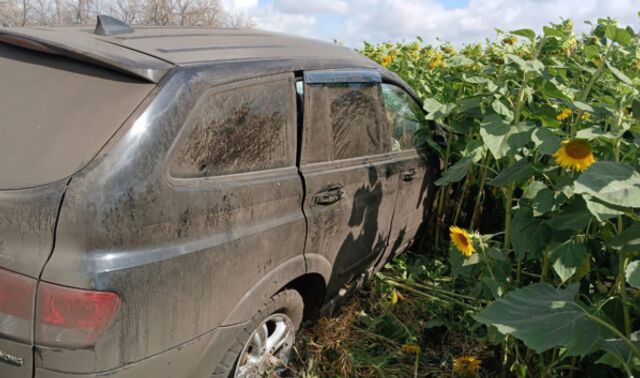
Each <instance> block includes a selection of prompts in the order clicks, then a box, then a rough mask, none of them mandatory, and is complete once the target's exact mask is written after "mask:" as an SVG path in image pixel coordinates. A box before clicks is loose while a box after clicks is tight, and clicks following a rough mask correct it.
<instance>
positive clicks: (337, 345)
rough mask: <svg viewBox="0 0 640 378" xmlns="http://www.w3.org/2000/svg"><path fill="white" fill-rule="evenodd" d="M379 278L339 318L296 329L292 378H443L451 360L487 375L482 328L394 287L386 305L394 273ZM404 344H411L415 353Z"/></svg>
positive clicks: (450, 307) (490, 350) (462, 314)
mask: <svg viewBox="0 0 640 378" xmlns="http://www.w3.org/2000/svg"><path fill="white" fill-rule="evenodd" d="M403 263H404V262H403ZM384 274H385V276H384V277H383V278H380V277H378V278H376V279H374V280H372V281H371V282H370V283H369V284H368V285H367V286H366V287H364V288H363V289H361V290H359V291H358V292H357V295H354V296H353V297H351V298H350V299H349V301H348V302H347V303H348V304H346V305H345V306H344V307H343V308H342V310H341V311H340V313H339V314H337V315H335V316H333V317H329V318H322V319H320V320H319V321H317V322H316V323H314V324H311V325H307V326H306V327H305V328H304V329H303V330H302V331H301V334H300V336H299V337H298V342H297V345H296V349H295V354H296V356H295V357H296V360H295V361H294V365H295V366H296V367H297V371H296V375H297V376H299V377H304V378H311V377H451V376H452V372H451V368H452V362H453V359H454V358H456V357H459V356H463V355H464V356H467V355H472V356H476V357H478V358H480V359H481V360H482V369H481V371H480V374H479V376H481V377H492V376H495V374H496V371H497V368H498V367H497V366H495V360H496V358H495V355H496V354H495V353H494V352H496V349H495V347H493V346H491V345H490V344H489V343H488V342H487V340H486V337H485V336H482V335H483V333H484V331H483V330H480V332H476V330H475V329H471V327H472V325H473V324H474V323H473V321H472V320H471V319H470V318H469V317H468V316H467V314H466V313H467V312H468V311H466V310H465V309H464V308H463V307H462V308H461V307H460V305H459V304H456V303H454V302H449V301H447V300H446V299H444V300H443V298H442V297H440V296H438V294H437V293H425V294H424V295H423V294H422V292H420V291H412V290H403V289H401V288H400V289H398V294H399V296H398V297H399V300H398V302H397V303H396V304H393V301H392V292H393V287H394V286H393V285H390V284H389V282H390V280H393V277H394V275H398V274H400V273H399V272H398V271H397V269H395V267H394V266H392V267H391V269H387V270H386V271H385V272H384ZM401 280H403V279H401ZM402 282H406V281H402ZM409 287H411V286H409ZM420 290H424V288H423V287H421V288H420ZM479 335H480V336H479ZM403 345H405V348H403ZM406 345H418V346H419V347H420V352H419V353H417V354H416V353H415V352H413V351H411V350H410V349H415V348H412V347H408V348H407V347H406ZM403 349H404V350H403Z"/></svg>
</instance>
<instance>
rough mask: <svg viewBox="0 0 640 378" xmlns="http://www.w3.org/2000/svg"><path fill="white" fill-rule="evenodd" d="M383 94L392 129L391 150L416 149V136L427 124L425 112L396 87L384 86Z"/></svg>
mask: <svg viewBox="0 0 640 378" xmlns="http://www.w3.org/2000/svg"><path fill="white" fill-rule="evenodd" d="M382 93H383V97H384V105H385V108H386V110H387V120H388V121H389V127H390V128H391V150H392V151H393V152H397V151H402V150H409V149H412V148H415V138H414V135H415V133H416V132H417V131H418V129H419V128H420V127H421V126H422V125H423V124H424V123H425V122H426V121H425V119H424V117H425V114H424V112H423V111H422V109H421V108H420V106H419V105H418V103H417V102H416V101H415V100H414V99H413V98H412V97H411V96H410V95H409V94H408V93H407V92H405V91H404V90H403V89H401V88H398V87H396V86H395V85H391V84H382Z"/></svg>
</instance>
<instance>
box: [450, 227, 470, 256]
mask: <svg viewBox="0 0 640 378" xmlns="http://www.w3.org/2000/svg"><path fill="white" fill-rule="evenodd" d="M449 235H450V236H451V242H453V245H455V246H456V248H457V249H458V251H460V253H462V254H463V255H465V256H471V255H472V254H473V252H475V251H476V250H475V248H473V243H472V242H471V237H470V236H469V233H468V232H467V231H466V230H463V229H461V228H460V227H457V226H451V227H449Z"/></svg>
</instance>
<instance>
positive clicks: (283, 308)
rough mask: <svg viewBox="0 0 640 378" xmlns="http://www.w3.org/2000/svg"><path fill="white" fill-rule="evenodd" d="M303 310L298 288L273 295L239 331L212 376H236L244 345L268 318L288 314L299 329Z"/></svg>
mask: <svg viewBox="0 0 640 378" xmlns="http://www.w3.org/2000/svg"><path fill="white" fill-rule="evenodd" d="M303 312H304V302H303V300H302V296H301V295H300V294H299V293H298V292H297V291H296V290H293V289H287V290H283V291H281V292H279V293H278V294H276V295H274V296H273V297H271V298H270V299H269V300H268V301H267V302H266V303H264V304H263V305H262V306H261V307H260V308H259V309H258V310H257V311H256V313H255V314H254V315H253V317H252V318H251V321H250V322H249V323H248V324H247V325H246V326H245V327H244V328H243V329H242V331H240V332H239V333H238V335H237V336H236V339H235V340H234V342H233V344H232V346H231V348H229V351H227V354H226V355H225V357H224V359H223V360H222V361H221V362H220V364H219V365H218V366H217V367H216V370H215V371H214V372H213V375H212V377H214V378H231V377H233V376H234V374H235V367H236V363H237V361H238V358H239V357H240V353H241V352H242V350H243V348H244V345H245V344H246V343H247V341H248V340H249V338H250V337H251V335H252V334H253V332H254V331H255V330H256V329H257V328H258V327H259V326H260V324H262V322H263V321H264V320H265V319H266V318H268V317H269V316H271V315H273V314H276V313H279V314H284V315H287V316H288V317H289V319H291V321H292V322H293V324H294V327H295V330H296V331H297V330H298V329H299V328H300V324H301V323H302V316H303Z"/></svg>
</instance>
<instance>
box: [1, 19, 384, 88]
mask: <svg viewBox="0 0 640 378" xmlns="http://www.w3.org/2000/svg"><path fill="white" fill-rule="evenodd" d="M0 42H5V43H11V44H14V45H19V46H21V47H27V48H31V49H34V50H38V51H42V52H49V53H54V54H60V55H65V56H69V57H72V58H75V59H79V60H83V61H87V62H92V63H95V64H99V65H102V66H106V67H109V68H113V69H117V70H120V71H123V72H125V73H129V74H132V75H134V76H137V77H140V78H143V79H146V80H148V81H152V82H158V81H159V80H160V79H161V78H162V77H163V76H164V75H165V74H166V73H167V72H168V71H169V70H171V69H172V68H174V67H176V66H189V65H196V64H204V63H216V62H229V61H244V60H254V61H255V60H258V61H259V60H274V59H289V60H296V59H298V60H301V61H302V60H306V61H309V60H310V59H311V60H313V59H314V58H317V59H318V60H322V59H327V58H332V59H334V60H339V61H342V62H344V63H345V67H349V66H350V68H364V67H369V68H374V67H376V65H375V64H374V63H373V62H372V61H371V60H369V59H367V58H365V57H364V56H362V55H360V54H358V53H357V52H356V51H355V50H352V49H349V48H346V47H343V46H339V45H336V44H331V43H326V42H321V41H317V40H312V39H307V38H301V37H295V36H292V35H286V34H279V33H272V32H266V31H260V30H253V29H248V30H247V29H219V28H208V27H164V26H163V27H149V26H136V27H134V31H133V32H132V33H127V34H119V35H113V36H104V35H98V34H96V33H95V32H94V28H93V27H91V26H86V25H85V26H57V27H30V28H0Z"/></svg>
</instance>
